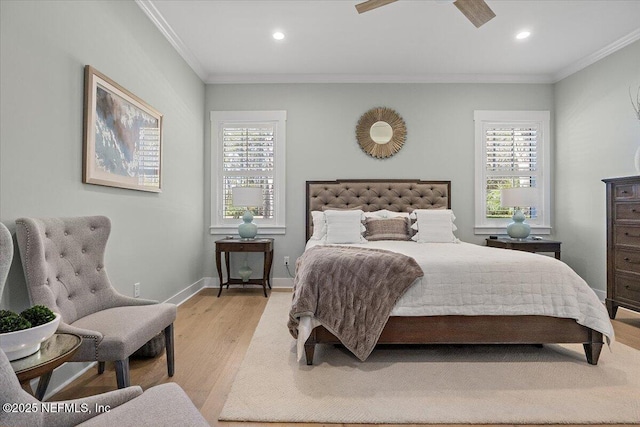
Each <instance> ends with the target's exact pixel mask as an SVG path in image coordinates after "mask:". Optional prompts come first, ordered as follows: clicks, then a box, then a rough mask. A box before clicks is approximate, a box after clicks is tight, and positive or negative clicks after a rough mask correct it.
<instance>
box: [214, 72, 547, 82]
mask: <svg viewBox="0 0 640 427" xmlns="http://www.w3.org/2000/svg"><path fill="white" fill-rule="evenodd" d="M205 83H207V84H268V83H282V84H287V83H495V84H500V83H511V84H513V83H519V84H523V83H524V84H549V83H552V76H549V75H536V74H424V75H400V74H210V75H209V76H208V77H207V78H206V80H205Z"/></svg>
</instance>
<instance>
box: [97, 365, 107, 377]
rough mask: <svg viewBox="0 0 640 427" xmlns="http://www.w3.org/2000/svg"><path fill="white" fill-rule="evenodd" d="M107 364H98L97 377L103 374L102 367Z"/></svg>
mask: <svg viewBox="0 0 640 427" xmlns="http://www.w3.org/2000/svg"><path fill="white" fill-rule="evenodd" d="M106 364H107V362H98V375H102V374H104V366H105V365H106Z"/></svg>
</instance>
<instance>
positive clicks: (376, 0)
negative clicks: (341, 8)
mask: <svg viewBox="0 0 640 427" xmlns="http://www.w3.org/2000/svg"><path fill="white" fill-rule="evenodd" d="M394 1H397V0H367V1H365V2H362V3H358V4H357V5H356V10H357V11H358V13H365V12H368V11H370V10H373V9H377V8H379V7H381V6H384V5H387V4H389V3H393V2H394Z"/></svg>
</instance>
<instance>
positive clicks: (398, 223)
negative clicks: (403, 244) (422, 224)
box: [364, 217, 411, 241]
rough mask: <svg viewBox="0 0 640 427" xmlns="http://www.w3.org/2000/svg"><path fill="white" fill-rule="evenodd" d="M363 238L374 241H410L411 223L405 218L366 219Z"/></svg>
mask: <svg viewBox="0 0 640 427" xmlns="http://www.w3.org/2000/svg"><path fill="white" fill-rule="evenodd" d="M364 226H365V228H366V229H367V231H366V234H365V238H366V239H367V240H370V241H374V240H411V221H410V220H409V218H406V217H396V218H367V219H366V220H365V224H364Z"/></svg>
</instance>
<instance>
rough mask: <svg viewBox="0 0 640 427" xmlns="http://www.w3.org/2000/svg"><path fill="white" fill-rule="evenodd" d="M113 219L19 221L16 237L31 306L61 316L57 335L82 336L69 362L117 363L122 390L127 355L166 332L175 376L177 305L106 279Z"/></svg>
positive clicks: (100, 368) (169, 367)
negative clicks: (123, 290)
mask: <svg viewBox="0 0 640 427" xmlns="http://www.w3.org/2000/svg"><path fill="white" fill-rule="evenodd" d="M110 231H111V221H110V220H109V218H107V217H104V216H91V217H79V218H47V219H34V218H20V219H18V220H17V221H16V235H17V237H18V247H19V249H20V257H21V258H22V265H23V268H24V273H25V277H26V281H27V288H28V290H29V296H30V298H31V301H32V303H33V304H42V305H45V306H47V307H49V308H50V309H51V310H53V311H54V312H56V313H60V314H61V315H62V319H61V322H60V326H59V327H58V332H67V333H74V334H77V335H80V336H81V337H82V345H81V347H80V350H79V351H78V352H77V353H76V354H75V355H74V357H73V359H71V361H76V362H80V361H98V362H99V363H98V372H99V373H102V372H104V363H105V362H106V361H113V362H115V366H116V378H117V382H118V388H124V387H127V386H129V384H130V382H129V356H130V355H131V354H132V353H133V352H135V351H136V350H137V349H139V348H140V347H141V346H143V345H144V344H145V343H146V342H147V341H149V340H150V339H151V338H153V337H154V336H155V335H157V334H158V333H159V332H161V331H162V330H164V333H165V339H166V353H167V370H168V373H169V376H173V372H174V357H173V354H174V352H173V322H174V320H175V318H176V306H175V305H174V304H167V303H162V304H158V303H157V302H156V301H150V300H143V299H138V298H131V297H127V296H124V295H122V294H119V293H118V292H117V291H116V290H115V289H114V288H113V286H111V283H110V282H109V278H108V277H107V271H106V269H105V265H104V251H105V247H106V244H107V239H108V238H109V233H110Z"/></svg>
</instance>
